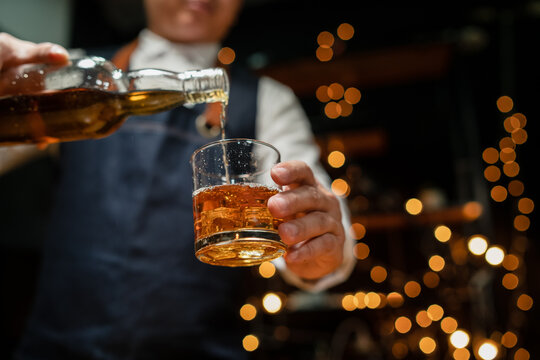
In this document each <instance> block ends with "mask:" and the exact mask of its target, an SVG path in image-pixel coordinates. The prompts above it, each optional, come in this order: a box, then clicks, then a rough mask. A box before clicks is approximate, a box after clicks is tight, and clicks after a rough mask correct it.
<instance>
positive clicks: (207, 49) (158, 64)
mask: <svg viewBox="0 0 540 360" xmlns="http://www.w3.org/2000/svg"><path fill="white" fill-rule="evenodd" d="M219 48H220V44H217V43H200V44H182V43H174V42H171V41H169V40H167V39H165V38H163V37H161V36H159V35H157V34H156V33H154V32H152V31H150V30H148V29H144V30H142V31H141V33H140V34H139V43H138V45H137V48H136V49H135V51H134V52H133V54H132V56H131V59H130V68H131V69H142V68H157V69H163V70H169V71H176V72H181V71H186V70H197V69H204V68H209V67H213V66H215V63H216V58H217V53H218V51H219Z"/></svg>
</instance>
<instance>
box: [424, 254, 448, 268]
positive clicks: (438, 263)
mask: <svg viewBox="0 0 540 360" xmlns="http://www.w3.org/2000/svg"><path fill="white" fill-rule="evenodd" d="M428 264H429V267H430V269H431V270H433V271H437V272H439V271H441V270H442V269H444V265H445V264H446V262H445V261H444V258H443V257H442V256H440V255H433V256H432V257H430V258H429V261H428Z"/></svg>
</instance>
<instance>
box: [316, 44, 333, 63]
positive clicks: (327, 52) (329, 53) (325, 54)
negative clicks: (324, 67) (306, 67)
mask: <svg viewBox="0 0 540 360" xmlns="http://www.w3.org/2000/svg"><path fill="white" fill-rule="evenodd" d="M315 56H316V57H317V59H318V60H319V61H321V62H326V61H330V60H332V57H333V56H334V51H333V50H332V49H331V48H325V47H322V46H319V47H318V48H317V50H316V51H315Z"/></svg>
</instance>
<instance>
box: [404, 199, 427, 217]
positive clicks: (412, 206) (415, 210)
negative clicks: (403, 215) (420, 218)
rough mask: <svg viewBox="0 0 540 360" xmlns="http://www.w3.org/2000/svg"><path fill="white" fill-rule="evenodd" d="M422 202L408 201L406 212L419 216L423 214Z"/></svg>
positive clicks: (416, 200)
mask: <svg viewBox="0 0 540 360" xmlns="http://www.w3.org/2000/svg"><path fill="white" fill-rule="evenodd" d="M422 208H423V205H422V202H421V201H420V200H418V199H416V198H412V199H409V200H407V202H406V203H405V210H406V211H407V212H408V213H409V214H411V215H418V214H420V213H421V212H422Z"/></svg>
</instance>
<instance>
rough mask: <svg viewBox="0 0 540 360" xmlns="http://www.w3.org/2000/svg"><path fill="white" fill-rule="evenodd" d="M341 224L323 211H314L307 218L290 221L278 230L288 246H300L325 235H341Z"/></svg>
mask: <svg viewBox="0 0 540 360" xmlns="http://www.w3.org/2000/svg"><path fill="white" fill-rule="evenodd" d="M341 229H342V226H341V223H340V222H338V221H337V220H336V219H335V218H334V217H332V216H328V215H327V214H326V213H324V212H321V211H313V212H310V213H308V214H306V215H305V216H303V217H301V218H298V219H294V220H289V221H287V222H285V223H283V224H281V225H280V226H279V228H278V231H279V235H280V237H281V240H282V241H283V242H284V243H285V244H287V245H289V246H290V245H294V244H298V243H300V242H302V241H305V240H308V239H313V238H315V237H318V236H320V235H322V234H325V233H332V234H334V235H337V236H339V235H341Z"/></svg>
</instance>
